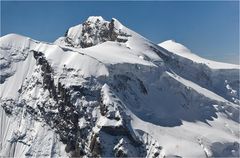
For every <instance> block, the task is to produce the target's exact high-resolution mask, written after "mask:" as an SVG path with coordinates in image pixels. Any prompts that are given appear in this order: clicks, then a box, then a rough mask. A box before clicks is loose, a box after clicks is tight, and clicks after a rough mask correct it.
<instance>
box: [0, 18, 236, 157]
mask: <svg viewBox="0 0 240 158" xmlns="http://www.w3.org/2000/svg"><path fill="white" fill-rule="evenodd" d="M0 68H1V73H0V123H1V126H0V157H1V156H2V157H80V156H86V157H239V156H240V155H239V152H240V147H239V143H240V141H239V140H240V139H239V137H240V134H239V133H240V132H239V122H240V119H239V118H240V117H239V116H240V115H239V112H240V106H239V105H240V100H239V99H240V97H239V93H240V90H239V86H240V79H239V70H240V67H239V65H234V64H227V63H220V62H216V61H211V60H207V59H204V58H201V57H199V56H197V55H195V54H193V53H192V52H191V51H190V50H189V49H188V48H186V47H185V46H183V45H181V44H179V43H176V42H174V41H171V40H169V41H165V42H163V43H160V44H159V45H157V44H154V43H152V42H151V41H149V40H148V39H146V38H144V37H142V36H141V35H139V34H137V33H136V32H134V31H132V30H130V29H128V28H127V27H125V26H124V25H122V24H121V23H120V22H119V21H118V20H117V19H114V18H113V19H112V20H111V21H106V20H104V19H103V18H102V17H98V16H92V17H89V18H88V19H87V20H86V21H85V22H84V23H83V24H79V25H77V26H73V27H71V28H69V29H68V30H67V32H66V33H65V36H63V37H59V38H58V39H57V40H56V41H55V42H54V43H46V42H40V41H36V40H33V39H31V38H28V37H24V36H21V35H17V34H9V35H6V36H3V37H1V38H0Z"/></svg>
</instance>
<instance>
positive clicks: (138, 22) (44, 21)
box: [1, 1, 239, 63]
mask: <svg viewBox="0 0 240 158" xmlns="http://www.w3.org/2000/svg"><path fill="white" fill-rule="evenodd" d="M91 15H101V16H102V17H103V18H105V19H106V20H110V19H111V18H112V17H115V18H117V19H118V20H119V21H121V22H122V23H123V24H124V25H125V26H127V27H129V28H131V29H132V30H135V31H136V32H138V33H140V34H141V35H143V36H145V37H146V38H148V39H150V40H152V41H153V42H155V43H160V42H163V41H165V40H168V39H174V40H175V41H177V42H179V43H182V44H184V45H185V46H187V47H188V48H190V49H191V50H192V52H194V53H196V54H198V55H200V56H202V57H206V58H209V59H214V60H217V61H225V62H231V63H238V61H239V2H238V1H231V2H227V1H225V2H224V1H218V2H216V1H215V2H214V1H200V2H193V1H192V2H176V1H175V2H174V1H169V2H163V1H151V2H147V1H145V2H143V1H142V2H136V1H132V2H126V1H118V2H113V1H112V2H110V1H102V2H97V1H91V2H87V1H86V2H76V1H75V2H74V1H72V2H66V1H65V2H64V1H58V2H56V1H55V2H54V1H52V2H50V1H41V2H40V1H39V2H34V1H32V2H31V1H25V2H18V1H12V2H7V1H4V2H3V1H1V36H3V35H6V34H8V33H17V34H22V35H25V36H29V37H31V38H33V39H37V40H42V41H48V42H53V41H54V40H55V39H56V38H57V37H59V36H62V35H64V33H65V31H66V30H67V29H68V28H69V27H71V26H74V25H76V24H79V23H82V22H83V21H84V20H85V19H86V18H87V17H88V16H91Z"/></svg>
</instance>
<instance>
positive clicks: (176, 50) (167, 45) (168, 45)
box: [158, 40, 240, 69]
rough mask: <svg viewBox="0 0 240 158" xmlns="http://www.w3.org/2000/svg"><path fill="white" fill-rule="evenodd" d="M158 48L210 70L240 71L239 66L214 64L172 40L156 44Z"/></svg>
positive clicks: (214, 62)
mask: <svg viewBox="0 0 240 158" xmlns="http://www.w3.org/2000/svg"><path fill="white" fill-rule="evenodd" d="M158 45H159V46H160V47H163V48H164V49H166V50H168V51H169V52H171V53H173V54H176V55H178V56H181V57H184V58H187V59H190V60H192V61H193V62H195V63H201V64H205V65H207V66H208V67H210V68H212V69H240V67H239V65H235V64H228V63H222V62H216V61H212V60H208V59H204V58H202V57H200V56H198V55H196V54H194V53H192V52H191V50H190V49H188V48H187V47H185V46H184V45H182V44H180V43H177V42H175V41H174V40H167V41H164V42H162V43H159V44H158Z"/></svg>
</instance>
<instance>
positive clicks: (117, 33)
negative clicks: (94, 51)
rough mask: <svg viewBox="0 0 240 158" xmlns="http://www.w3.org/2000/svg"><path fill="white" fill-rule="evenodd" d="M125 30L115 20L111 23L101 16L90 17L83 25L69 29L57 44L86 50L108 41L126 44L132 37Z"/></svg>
mask: <svg viewBox="0 0 240 158" xmlns="http://www.w3.org/2000/svg"><path fill="white" fill-rule="evenodd" d="M124 28H125V27H124V26H123V25H122V24H121V23H120V22H119V21H118V20H117V19H115V18H112V19H111V21H110V22H109V21H106V20H104V19H103V18H102V17H101V16H90V17H89V18H88V19H87V20H86V21H85V22H83V23H82V24H79V25H76V26H73V27H71V28H69V29H68V31H67V32H66V34H65V37H64V38H59V39H58V40H57V41H56V42H55V43H59V42H60V43H61V44H65V45H67V46H71V47H75V48H86V47H91V46H94V45H97V44H100V43H103V42H106V41H117V42H126V41H127V40H128V37H130V36H131V35H130V34H128V33H127V32H124V31H123V29H124Z"/></svg>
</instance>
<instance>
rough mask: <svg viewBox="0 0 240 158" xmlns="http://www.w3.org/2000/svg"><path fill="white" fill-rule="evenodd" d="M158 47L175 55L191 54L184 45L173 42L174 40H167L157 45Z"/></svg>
mask: <svg viewBox="0 0 240 158" xmlns="http://www.w3.org/2000/svg"><path fill="white" fill-rule="evenodd" d="M159 46H161V47H163V48H165V49H167V50H168V51H170V52H174V53H177V54H183V53H184V54H191V53H192V52H191V50H189V49H188V48H187V47H185V46H184V45H182V44H180V43H177V42H175V41H174V40H167V41H164V42H162V43H160V44H159Z"/></svg>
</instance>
